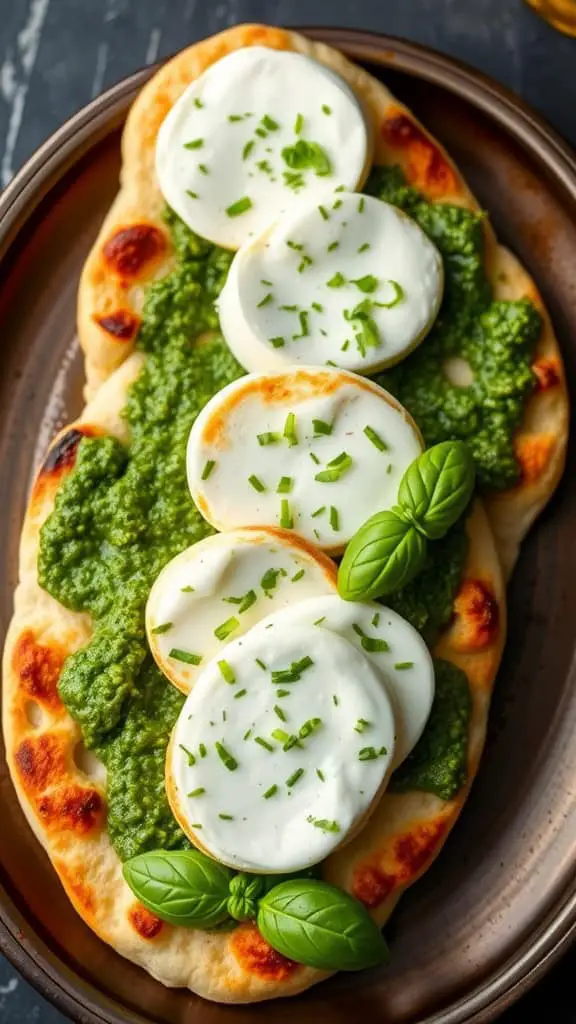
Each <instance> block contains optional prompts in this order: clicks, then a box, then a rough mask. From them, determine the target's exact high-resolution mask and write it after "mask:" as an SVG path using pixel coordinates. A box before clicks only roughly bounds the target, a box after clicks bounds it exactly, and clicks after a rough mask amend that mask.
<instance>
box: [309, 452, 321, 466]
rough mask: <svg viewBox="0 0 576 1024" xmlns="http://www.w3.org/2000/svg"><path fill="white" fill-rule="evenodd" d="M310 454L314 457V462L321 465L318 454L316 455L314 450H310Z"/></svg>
mask: <svg viewBox="0 0 576 1024" xmlns="http://www.w3.org/2000/svg"><path fill="white" fill-rule="evenodd" d="M308 454H309V456H310V458H311V459H312V462H315V463H316V465H317V466H319V465H320V459H319V458H318V456H317V455H315V454H314V452H308Z"/></svg>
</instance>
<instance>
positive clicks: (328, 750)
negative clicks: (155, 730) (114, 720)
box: [166, 625, 394, 872]
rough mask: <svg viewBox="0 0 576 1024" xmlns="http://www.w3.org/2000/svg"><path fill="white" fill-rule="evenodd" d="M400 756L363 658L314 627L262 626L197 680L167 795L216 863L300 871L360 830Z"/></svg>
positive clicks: (379, 686)
mask: <svg viewBox="0 0 576 1024" xmlns="http://www.w3.org/2000/svg"><path fill="white" fill-rule="evenodd" d="M276 673H278V674H276ZM232 676H233V680H234V681H233V682H228V679H230V678H232ZM393 755H394V715H393V710H392V706H391V703H390V700H389V697H388V694H387V691H386V687H385V686H384V685H383V683H382V680H381V678H380V676H379V674H378V672H377V671H376V670H375V669H374V668H373V666H372V665H371V663H370V662H369V661H368V659H367V658H366V657H365V656H364V654H363V653H362V652H360V651H358V650H357V649H356V648H355V647H354V646H353V645H352V644H351V643H349V642H348V641H347V640H344V639H343V638H342V637H339V636H338V635H337V634H335V633H331V632H330V631H328V630H322V629H317V628H316V627H314V626H297V627H291V626H289V627H287V628H286V629H284V628H282V629H281V630H280V629H278V628H274V627H272V628H265V627H263V626H262V625H258V626H255V627H254V628H253V629H252V630H250V632H249V633H247V634H246V635H245V636H244V637H242V638H241V639H240V640H235V641H233V642H231V643H230V644H229V645H228V646H227V647H226V648H225V649H224V650H223V651H222V652H221V654H220V656H219V657H217V658H215V659H213V660H212V661H211V662H210V664H209V665H207V666H206V668H205V669H204V671H203V672H202V674H201V675H200V676H199V678H198V680H197V682H196V686H195V687H194V690H193V691H192V692H191V693H190V694H189V696H188V698H187V700H186V702H185V704H184V707H183V708H182V711H181V713H180V716H179V718H178V721H177V723H176V726H175V729H174V733H173V736H172V740H171V743H170V747H169V749H168V755H167V766H166V788H167V793H168V799H169V801H170V805H171V807H172V811H173V813H174V815H175V816H176V818H177V820H178V821H179V823H180V824H181V826H182V828H183V830H184V832H185V833H186V834H187V835H188V836H189V837H190V838H191V840H192V842H193V843H194V844H195V845H196V846H200V847H201V848H202V849H203V850H205V851H206V852H207V853H209V854H210V855H211V856H213V857H215V858H216V859H217V860H219V861H221V862H222V863H224V864H228V865H230V866H231V867H234V868H239V869H242V870H246V871H256V872H287V871H297V870H299V869H301V868H305V867H308V866H310V865H312V864H316V863H318V862H319V861H321V860H323V859H324V858H325V857H327V856H328V854H330V853H331V852H332V851H333V850H334V849H335V848H336V847H337V846H340V845H341V844H342V843H343V842H344V841H345V840H346V839H347V838H350V836H351V834H352V833H354V832H355V831H356V830H357V829H358V828H359V827H360V826H361V825H362V824H363V823H364V821H365V820H366V818H367V816H368V814H369V813H370V811H371V809H372V808H373V806H374V805H375V802H376V801H377V799H378V797H379V795H380V793H381V792H382V789H383V787H384V785H385V783H386V780H387V778H388V774H389V772H390V769H391V765H392V759H393Z"/></svg>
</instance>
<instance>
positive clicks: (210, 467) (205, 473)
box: [200, 459, 216, 480]
mask: <svg viewBox="0 0 576 1024" xmlns="http://www.w3.org/2000/svg"><path fill="white" fill-rule="evenodd" d="M215 465H216V463H215V461H214V459H208V462H207V463H206V465H205V466H204V469H203V470H202V476H201V478H200V479H201V480H207V479H208V477H209V476H210V473H211V472H212V470H213V469H214V466H215Z"/></svg>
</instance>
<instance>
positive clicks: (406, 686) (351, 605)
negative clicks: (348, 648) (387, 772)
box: [262, 594, 434, 768]
mask: <svg viewBox="0 0 576 1024" xmlns="http://www.w3.org/2000/svg"><path fill="white" fill-rule="evenodd" d="M262 625H263V626H265V627H269V626H271V628H272V626H273V627H274V629H278V630H280V631H283V630H284V629H290V628H294V629H300V628H303V627H307V626H312V625H316V627H317V628H318V629H326V630H331V631H332V632H334V633H338V635H339V636H343V637H344V638H345V639H346V640H348V641H349V643H352V644H354V646H355V647H357V648H358V650H360V651H362V653H363V654H365V656H366V657H367V658H368V659H369V661H370V662H371V663H372V664H373V666H374V668H376V669H377V670H378V672H380V674H381V675H382V677H383V678H384V681H385V684H386V686H387V688H388V692H389V696H390V699H391V701H392V705H393V707H394V714H395V720H396V726H397V737H396V750H395V755H394V765H393V767H394V768H397V767H398V765H399V764H401V762H402V761H403V760H404V758H406V757H407V756H408V754H409V753H410V751H411V750H412V749H413V748H414V747H415V746H416V744H417V742H418V740H419V739H420V736H421V735H422V732H423V730H424V726H425V725H426V722H427V721H428V716H429V715H430V711H431V708H432V702H433V700H434V663H433V661H432V657H431V655H430V652H429V650H428V648H427V646H426V644H425V643H424V641H423V639H422V637H421V636H420V634H419V633H418V632H417V631H416V630H415V629H414V627H413V626H411V625H410V623H409V622H407V621H406V619H403V618H402V616H401V615H398V614H397V613H396V612H394V611H392V609H391V608H386V607H384V605H381V604H377V603H376V602H375V601H362V602H360V601H357V602H354V601H343V600H342V598H341V597H339V596H338V594H330V595H327V596H326V597H314V598H311V599H308V600H306V601H300V602H298V604H295V605H292V606H291V607H290V608H286V609H284V610H283V611H280V612H275V613H274V614H273V615H269V616H268V618H266V619H264V621H263V623H262ZM366 738H367V739H368V738H369V733H368V732H367V733H366Z"/></svg>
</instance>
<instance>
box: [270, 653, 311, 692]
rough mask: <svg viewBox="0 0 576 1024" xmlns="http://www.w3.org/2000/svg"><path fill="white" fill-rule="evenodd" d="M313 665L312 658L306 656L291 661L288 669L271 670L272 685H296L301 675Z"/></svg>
mask: <svg viewBox="0 0 576 1024" xmlns="http://www.w3.org/2000/svg"><path fill="white" fill-rule="evenodd" d="M313 664H314V662H313V661H312V658H310V657H309V656H308V655H306V656H305V657H304V658H300V660H299V661H293V662H292V664H291V665H290V668H283V669H278V670H273V671H272V683H273V684H274V685H275V686H276V685H278V684H282V683H298V682H299V681H300V678H301V676H302V673H303V672H305V671H306V669H307V668H310V666H311V665H313Z"/></svg>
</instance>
